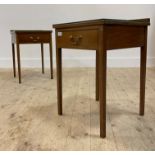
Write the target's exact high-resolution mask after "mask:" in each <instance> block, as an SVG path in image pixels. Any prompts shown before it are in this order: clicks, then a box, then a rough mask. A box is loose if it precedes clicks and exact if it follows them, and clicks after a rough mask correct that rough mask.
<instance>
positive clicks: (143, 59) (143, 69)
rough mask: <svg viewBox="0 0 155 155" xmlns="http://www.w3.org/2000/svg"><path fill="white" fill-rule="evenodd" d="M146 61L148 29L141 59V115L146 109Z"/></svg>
mask: <svg viewBox="0 0 155 155" xmlns="http://www.w3.org/2000/svg"><path fill="white" fill-rule="evenodd" d="M146 60H147V28H145V44H144V46H142V47H141V58H140V110H139V114H140V115H144V109H145V83H146Z"/></svg>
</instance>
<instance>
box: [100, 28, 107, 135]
mask: <svg viewBox="0 0 155 155" xmlns="http://www.w3.org/2000/svg"><path fill="white" fill-rule="evenodd" d="M104 40H105V39H104V28H101V30H100V38H99V102H100V137H102V138H104V137H106V70H107V52H106V47H105V42H104Z"/></svg>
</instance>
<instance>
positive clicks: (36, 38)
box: [11, 30, 53, 83]
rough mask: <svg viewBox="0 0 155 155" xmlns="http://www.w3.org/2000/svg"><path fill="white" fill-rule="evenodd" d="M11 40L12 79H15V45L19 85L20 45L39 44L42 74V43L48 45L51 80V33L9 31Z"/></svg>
mask: <svg viewBox="0 0 155 155" xmlns="http://www.w3.org/2000/svg"><path fill="white" fill-rule="evenodd" d="M11 39H12V57H13V72H14V77H16V65H15V64H16V61H15V44H16V46H17V62H18V76H19V83H21V63H20V44H40V45H41V59H42V73H44V48H43V44H44V43H48V44H49V48H50V70H51V79H53V60H52V31H46V30H11Z"/></svg>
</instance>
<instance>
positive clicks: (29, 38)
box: [17, 33, 51, 43]
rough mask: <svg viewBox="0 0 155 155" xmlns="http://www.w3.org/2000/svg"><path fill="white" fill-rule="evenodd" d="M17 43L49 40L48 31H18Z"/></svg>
mask: <svg viewBox="0 0 155 155" xmlns="http://www.w3.org/2000/svg"><path fill="white" fill-rule="evenodd" d="M17 37H18V41H19V43H41V42H44V43H45V42H47V43H48V42H50V37H51V34H50V33H19V34H17Z"/></svg>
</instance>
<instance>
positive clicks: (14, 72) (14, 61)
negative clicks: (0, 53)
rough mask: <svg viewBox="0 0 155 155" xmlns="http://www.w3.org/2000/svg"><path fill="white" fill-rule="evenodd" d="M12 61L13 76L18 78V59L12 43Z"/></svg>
mask: <svg viewBox="0 0 155 155" xmlns="http://www.w3.org/2000/svg"><path fill="white" fill-rule="evenodd" d="M12 59H13V75H14V77H16V58H15V45H14V43H12Z"/></svg>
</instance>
